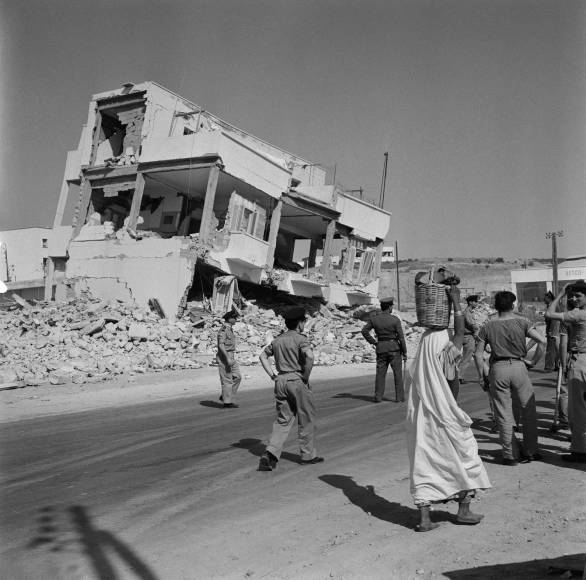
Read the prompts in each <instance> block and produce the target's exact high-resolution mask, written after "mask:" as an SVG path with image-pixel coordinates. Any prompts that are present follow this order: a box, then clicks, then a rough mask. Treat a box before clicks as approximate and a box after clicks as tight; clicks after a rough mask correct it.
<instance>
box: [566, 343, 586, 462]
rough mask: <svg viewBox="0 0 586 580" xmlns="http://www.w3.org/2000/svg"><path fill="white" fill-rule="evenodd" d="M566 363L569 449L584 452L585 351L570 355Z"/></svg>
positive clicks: (585, 439)
mask: <svg viewBox="0 0 586 580" xmlns="http://www.w3.org/2000/svg"><path fill="white" fill-rule="evenodd" d="M568 363H569V365H568V366H569V372H568V399H569V400H568V420H569V423H570V431H571V433H572V444H571V445H570V451H574V452H575V453H586V353H585V354H575V355H571V356H570V359H569V360H568Z"/></svg>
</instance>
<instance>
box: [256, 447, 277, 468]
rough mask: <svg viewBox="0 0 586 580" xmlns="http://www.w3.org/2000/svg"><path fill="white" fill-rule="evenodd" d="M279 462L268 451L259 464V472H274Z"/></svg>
mask: <svg viewBox="0 0 586 580" xmlns="http://www.w3.org/2000/svg"><path fill="white" fill-rule="evenodd" d="M278 461H279V460H278V459H277V458H276V457H275V456H274V455H273V454H272V453H270V452H269V451H266V452H265V454H264V455H263V456H262V457H261V458H260V461H259V462H258V470H259V471H273V469H276V468H277V462H278Z"/></svg>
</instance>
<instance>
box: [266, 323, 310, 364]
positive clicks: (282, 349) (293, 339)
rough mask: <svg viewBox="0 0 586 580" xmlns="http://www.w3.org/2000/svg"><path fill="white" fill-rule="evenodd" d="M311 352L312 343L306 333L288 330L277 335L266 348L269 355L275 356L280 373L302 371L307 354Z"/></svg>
mask: <svg viewBox="0 0 586 580" xmlns="http://www.w3.org/2000/svg"><path fill="white" fill-rule="evenodd" d="M309 352H311V343H310V342H309V339H308V338H307V336H305V335H304V334H301V333H300V332H297V331H296V330H288V331H287V332H284V333H283V334H281V335H280V336H277V338H275V340H273V342H271V344H269V346H267V347H266V348H265V350H264V353H265V354H266V355H267V356H274V357H275V365H276V367H277V371H279V373H301V372H303V366H304V363H305V356H306V354H307V353H309Z"/></svg>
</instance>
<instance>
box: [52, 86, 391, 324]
mask: <svg viewBox="0 0 586 580" xmlns="http://www.w3.org/2000/svg"><path fill="white" fill-rule="evenodd" d="M328 181H332V180H331V179H329V176H328V172H327V171H326V169H325V168H323V167H321V166H320V165H319V164H316V163H312V162H311V161H309V160H306V159H303V158H301V157H299V156H297V155H293V154H291V153H289V152H287V151H285V150H283V149H281V148H279V147H275V146H273V145H271V144H269V143H267V142H265V141H263V140H262V139H259V138H257V137H255V136H253V135H251V134H249V133H247V132H245V131H242V130H240V129H238V128H236V127H234V126H232V125H231V124H229V123H227V122H225V121H223V120H222V119H220V118H218V117H216V116H215V115H213V114H211V113H209V112H208V111H206V110H203V109H202V108H201V107H200V106H198V105H196V104H194V103H192V102H190V101H188V100H186V99H184V98H182V97H180V96H179V95H176V94H175V93H173V92H171V91H169V90H167V89H165V88H163V87H162V86H160V85H158V84H157V83H154V82H145V83H141V84H132V83H127V84H125V85H123V86H122V87H121V88H119V89H116V90H112V91H107V92H104V93H99V94H96V95H94V96H93V97H92V99H91V102H90V105H89V112H88V118H87V123H86V124H85V125H84V127H83V130H82V132H81V138H80V141H79V145H78V147H77V149H76V150H74V151H70V152H69V153H68V155H67V162H66V167H65V175H64V178H63V183H62V187H61V193H60V196H59V201H58V205H57V211H56V215H55V221H54V228H53V234H52V236H51V238H50V241H49V249H48V253H49V256H48V260H47V272H46V284H45V298H46V299H51V298H52V297H54V295H55V292H56V291H57V293H58V292H59V287H58V286H59V284H63V283H67V284H68V285H69V286H73V287H75V289H76V290H77V291H82V290H89V291H91V293H92V294H93V295H95V296H98V297H100V298H102V299H111V298H117V299H121V300H130V301H135V302H137V303H138V304H140V305H146V304H148V303H149V301H152V300H156V302H157V304H158V306H159V307H160V309H161V310H162V311H163V312H164V314H165V315H166V316H167V317H169V318H171V319H173V318H176V317H177V316H179V315H180V314H181V312H182V311H183V309H184V308H185V305H186V304H187V301H188V300H189V299H190V297H191V295H192V294H193V293H194V292H198V291H199V290H200V287H201V286H202V284H201V276H202V275H205V274H207V276H208V277H209V276H211V277H212V278H213V277H215V276H218V277H225V276H232V277H234V279H235V280H238V281H240V282H241V283H248V284H255V285H265V286H269V287H270V288H274V289H277V290H281V291H284V292H287V293H289V294H291V295H293V296H303V297H315V298H319V299H322V300H324V301H327V302H330V303H333V304H338V305H346V306H353V305H361V304H369V303H372V302H373V301H375V300H376V297H377V293H378V276H379V273H380V267H381V259H382V253H383V242H384V239H385V237H386V235H387V233H388V230H389V226H390V215H391V214H390V213H389V212H387V211H385V210H383V209H382V208H380V207H377V206H376V205H375V204H373V203H371V202H369V201H367V200H364V199H361V198H359V197H356V195H355V194H354V192H351V191H348V190H345V189H344V188H343V187H342V186H340V185H338V184H336V183H333V182H332V183H328ZM72 199H75V200H76V204H75V209H74V212H73V217H72V221H71V223H68V224H64V223H62V222H63V217H64V213H65V208H66V206H67V205H68V203H69V204H71V201H72ZM299 244H304V245H303V246H299ZM296 247H303V248H306V256H304V260H303V266H301V265H300V264H299V263H297V262H296V261H295V260H294V257H295V255H294V253H295V248H296ZM318 255H319V258H320V260H316V259H317V258H318ZM316 263H317V264H319V266H317V265H316ZM63 264H65V266H64V268H65V276H64V277H61V278H57V277H55V271H56V270H57V271H59V270H62V269H63ZM56 287H57V288H56Z"/></svg>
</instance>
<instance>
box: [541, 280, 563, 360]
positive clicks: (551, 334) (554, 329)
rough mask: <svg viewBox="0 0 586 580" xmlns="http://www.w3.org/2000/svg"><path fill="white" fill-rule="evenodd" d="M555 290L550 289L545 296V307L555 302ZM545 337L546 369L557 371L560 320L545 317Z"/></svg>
mask: <svg viewBox="0 0 586 580" xmlns="http://www.w3.org/2000/svg"><path fill="white" fill-rule="evenodd" d="M553 299H554V295H553V292H551V291H548V292H547V293H546V294H545V296H544V297H543V301H544V302H545V307H546V308H549V305H550V304H551V303H552V302H553ZM545 338H546V339H547V345H546V347H545V365H544V369H543V370H545V371H557V370H558V366H559V344H560V321H559V320H551V319H549V318H546V319H545Z"/></svg>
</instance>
